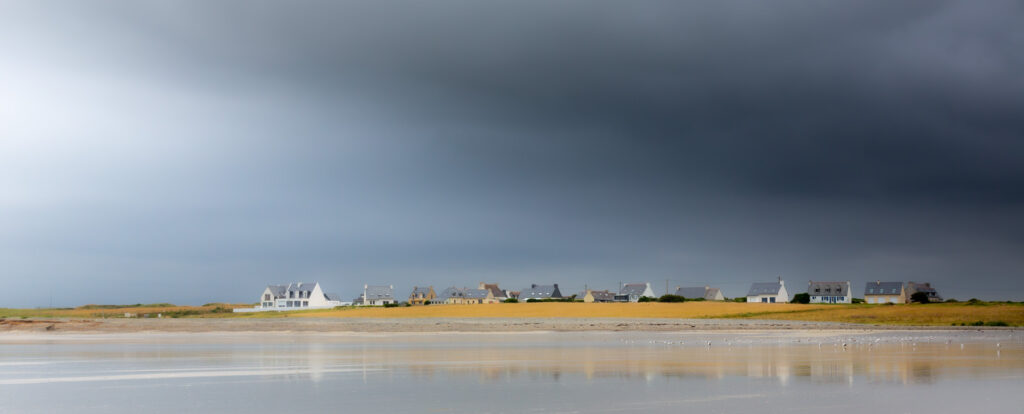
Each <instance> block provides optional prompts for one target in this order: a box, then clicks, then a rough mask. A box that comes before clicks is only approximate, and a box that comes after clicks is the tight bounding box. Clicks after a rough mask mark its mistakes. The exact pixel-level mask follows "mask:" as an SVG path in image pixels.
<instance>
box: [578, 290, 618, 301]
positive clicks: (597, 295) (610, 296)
mask: <svg viewBox="0 0 1024 414" xmlns="http://www.w3.org/2000/svg"><path fill="white" fill-rule="evenodd" d="M584 296H587V292H583V294H581V295H579V296H577V297H576V299H583V297H584ZM590 296H593V297H594V300H600V301H612V300H614V299H615V294H614V293H612V292H609V291H607V290H591V291H590Z"/></svg>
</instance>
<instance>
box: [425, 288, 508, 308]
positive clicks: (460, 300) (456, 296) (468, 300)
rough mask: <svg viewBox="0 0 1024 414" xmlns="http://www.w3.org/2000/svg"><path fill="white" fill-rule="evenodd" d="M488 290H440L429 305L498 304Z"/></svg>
mask: <svg viewBox="0 0 1024 414" xmlns="http://www.w3.org/2000/svg"><path fill="white" fill-rule="evenodd" d="M498 302H500V301H499V300H497V299H495V298H494V294H493V292H491V290H490V289H472V288H457V287H455V286H452V287H449V288H447V289H445V290H442V291H441V293H439V294H438V295H437V298H435V299H434V300H433V301H432V302H431V303H443V304H448V305H478V304H484V303H498Z"/></svg>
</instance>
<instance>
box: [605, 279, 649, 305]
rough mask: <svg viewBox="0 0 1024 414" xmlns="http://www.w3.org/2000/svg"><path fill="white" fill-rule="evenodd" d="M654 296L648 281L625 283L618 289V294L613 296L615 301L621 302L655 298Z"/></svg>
mask: <svg viewBox="0 0 1024 414" xmlns="http://www.w3.org/2000/svg"><path fill="white" fill-rule="evenodd" d="M656 297H657V296H654V290H653V289H651V283H650V282H644V283H627V284H625V285H624V286H622V288H621V289H619V294H618V295H616V296H615V299H616V300H617V301H621V302H637V301H639V300H640V298H656Z"/></svg>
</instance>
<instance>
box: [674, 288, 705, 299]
mask: <svg viewBox="0 0 1024 414" xmlns="http://www.w3.org/2000/svg"><path fill="white" fill-rule="evenodd" d="M707 294H708V288H706V287H703V286H701V287H681V288H677V289H676V295H678V296H682V297H684V298H687V299H701V298H704V299H706V298H707Z"/></svg>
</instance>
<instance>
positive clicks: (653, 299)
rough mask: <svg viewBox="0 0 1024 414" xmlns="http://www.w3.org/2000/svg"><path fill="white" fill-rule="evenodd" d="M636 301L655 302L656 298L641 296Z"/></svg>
mask: <svg viewBox="0 0 1024 414" xmlns="http://www.w3.org/2000/svg"><path fill="white" fill-rule="evenodd" d="M636 301H637V302H657V301H658V299H657V298H652V297H648V296H641V297H640V299H637V300H636Z"/></svg>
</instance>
